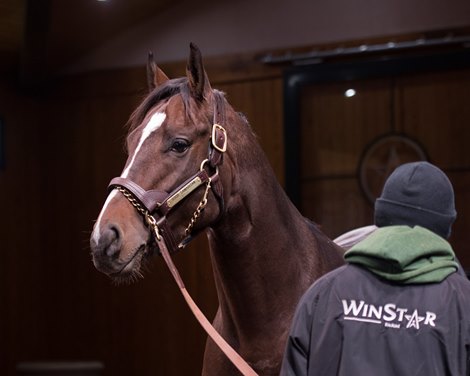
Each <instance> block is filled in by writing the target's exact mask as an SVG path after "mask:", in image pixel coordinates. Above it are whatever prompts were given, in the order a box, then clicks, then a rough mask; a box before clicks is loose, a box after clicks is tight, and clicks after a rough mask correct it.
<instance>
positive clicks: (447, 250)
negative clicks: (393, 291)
mask: <svg viewBox="0 0 470 376" xmlns="http://www.w3.org/2000/svg"><path fill="white" fill-rule="evenodd" d="M344 258H345V260H346V261H347V262H349V263H351V264H357V265H360V266H362V267H364V268H366V269H368V270H369V271H371V272H372V273H375V274H377V275H379V276H380V277H382V278H384V279H387V280H389V281H393V282H398V283H403V284H411V283H432V282H441V281H442V280H444V279H445V278H446V277H447V276H448V275H449V274H451V273H453V272H455V271H456V270H457V269H458V264H457V262H456V261H455V254H454V251H453V250H452V247H451V246H450V244H449V243H448V242H447V241H446V240H445V239H444V238H442V237H440V236H439V235H436V234H435V233H433V232H432V231H429V230H427V229H425V228H424V227H420V226H415V227H409V226H387V227H382V228H379V229H377V230H376V231H375V232H374V233H373V234H372V235H370V236H369V237H367V238H366V239H364V240H363V241H361V242H359V243H357V244H356V245H355V246H354V247H352V248H351V249H350V250H349V251H347V252H346V253H345V255H344Z"/></svg>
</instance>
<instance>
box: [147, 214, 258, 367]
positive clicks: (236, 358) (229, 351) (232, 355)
mask: <svg viewBox="0 0 470 376" xmlns="http://www.w3.org/2000/svg"><path fill="white" fill-rule="evenodd" d="M145 220H146V221H147V223H148V224H149V226H150V227H151V229H152V232H153V235H154V236H155V240H156V241H157V243H158V247H159V249H160V253H161V254H162V256H163V259H164V260H165V263H166V265H167V266H168V269H169V270H170V272H171V274H172V276H173V278H174V280H175V282H176V284H177V285H178V287H179V289H180V291H181V294H182V295H183V297H184V300H186V303H187V304H188V306H189V308H190V309H191V311H192V312H193V314H194V316H195V317H196V319H197V320H198V321H199V324H201V326H202V327H203V328H204V330H205V331H206V333H207V334H208V335H209V337H211V338H212V340H213V341H214V342H215V343H216V344H217V346H219V348H220V350H222V352H223V353H224V354H225V355H226V356H227V357H228V358H229V359H230V361H231V362H232V363H233V365H234V366H235V367H237V368H238V370H239V371H240V372H241V373H242V375H245V376H258V374H257V373H256V372H255V371H254V370H253V368H251V367H250V365H249V364H248V363H247V362H246V361H245V360H244V359H243V358H242V357H241V356H240V355H239V354H238V353H237V352H236V351H235V350H234V349H233V348H232V347H231V346H230V345H229V344H228V343H227V341H225V339H224V338H223V337H222V336H221V335H220V334H219V333H218V332H217V331H216V330H215V328H214V327H213V326H212V324H211V323H210V322H209V320H207V318H206V316H205V315H204V313H202V311H201V310H200V309H199V307H198V306H197V304H196V303H195V302H194V300H193V298H192V297H191V295H189V292H188V290H186V286H185V285H184V282H183V280H182V278H181V276H180V274H179V272H178V269H176V266H175V264H174V263H173V259H172V258H171V256H170V253H169V252H168V248H167V246H166V243H165V240H164V239H163V237H162V236H161V235H160V232H159V230H158V225H157V221H156V220H155V218H154V217H153V216H152V215H151V214H149V213H148V212H147V213H146V215H145Z"/></svg>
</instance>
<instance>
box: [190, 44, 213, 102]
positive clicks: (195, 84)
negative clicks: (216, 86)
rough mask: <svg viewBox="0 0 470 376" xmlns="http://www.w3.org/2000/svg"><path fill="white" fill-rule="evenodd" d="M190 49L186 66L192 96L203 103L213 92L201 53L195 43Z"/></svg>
mask: <svg viewBox="0 0 470 376" xmlns="http://www.w3.org/2000/svg"><path fill="white" fill-rule="evenodd" d="M189 47H190V53H189V59H188V64H187V66H186V75H187V76H188V80H189V87H190V90H191V95H192V96H193V97H194V98H196V99H197V100H199V101H202V100H203V99H204V97H207V96H208V94H209V93H210V92H211V86H210V83H209V79H208V78H207V75H206V72H205V70H204V66H203V64H202V55H201V51H200V50H199V48H198V47H197V46H196V45H195V44H194V43H190V44H189ZM205 94H206V95H205Z"/></svg>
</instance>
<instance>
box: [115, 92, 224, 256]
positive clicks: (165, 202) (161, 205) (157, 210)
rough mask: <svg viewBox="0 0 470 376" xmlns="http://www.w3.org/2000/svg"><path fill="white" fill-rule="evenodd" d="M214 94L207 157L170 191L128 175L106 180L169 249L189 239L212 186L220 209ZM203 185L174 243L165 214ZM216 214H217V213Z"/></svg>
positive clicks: (219, 133)
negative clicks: (148, 187) (145, 186)
mask: <svg viewBox="0 0 470 376" xmlns="http://www.w3.org/2000/svg"><path fill="white" fill-rule="evenodd" d="M215 94H217V95H214V102H215V104H214V124H213V125H212V133H211V142H210V143H209V155H208V158H207V159H205V160H203V161H202V163H201V167H200V169H199V171H198V172H197V173H195V174H194V175H193V176H191V177H190V178H189V179H187V180H186V181H184V182H183V183H182V184H180V185H179V186H178V187H177V188H175V189H174V190H173V191H171V192H170V193H168V192H166V191H159V190H155V189H152V190H148V191H146V190H145V189H143V188H142V187H141V186H140V185H138V184H137V183H135V182H133V181H132V180H130V179H128V178H122V177H116V178H114V179H112V180H111V182H110V183H109V186H108V189H109V190H110V191H111V190H113V189H117V190H119V191H120V192H121V193H122V194H123V195H124V197H126V198H127V199H128V200H129V202H130V203H131V204H132V206H134V207H135V208H136V210H137V211H138V212H139V213H140V214H141V215H142V216H143V217H144V219H145V221H146V223H147V225H148V226H149V227H151V230H153V231H154V234H155V236H156V237H157V238H158V239H157V240H160V238H159V237H160V236H161V237H163V238H164V240H165V242H166V244H167V246H168V249H169V250H170V252H174V251H176V250H178V249H181V248H184V247H185V246H186V244H188V243H189V242H190V241H191V239H192V237H193V236H192V229H193V227H194V224H195V223H196V220H197V219H198V217H199V215H200V214H201V212H202V210H203V209H204V207H205V206H206V204H207V196H208V193H209V190H210V189H212V192H213V193H214V195H215V197H216V198H217V200H218V202H219V207H220V214H221V213H222V212H223V207H224V203H223V187H222V184H221V183H220V179H219V171H218V166H219V165H221V164H222V160H223V154H224V153H225V151H226V150H227V132H226V131H225V128H224V127H223V126H222V125H220V124H219V123H223V122H224V119H223V117H224V116H223V115H224V114H225V111H223V109H222V108H223V105H224V102H223V97H222V96H221V94H219V93H215ZM206 165H207V166H208V167H209V168H210V169H212V170H214V171H215V172H214V173H213V174H212V175H209V173H208V172H207V170H206V168H205V167H206ZM204 184H205V185H206V188H205V191H204V195H203V197H202V199H201V201H200V203H199V205H198V206H197V208H196V210H195V212H194V213H193V215H192V217H191V219H190V222H189V224H188V226H187V228H186V231H185V237H184V238H183V239H182V240H181V241H180V242H177V241H176V239H175V236H174V235H173V232H172V230H171V227H170V225H169V224H168V221H167V214H168V213H169V212H170V211H171V210H172V209H173V208H174V207H175V206H176V205H177V204H178V203H179V202H180V201H182V200H183V199H184V198H186V197H187V196H189V195H190V194H191V193H192V192H194V191H195V190H196V189H197V188H199V187H200V186H202V185H204ZM220 214H219V215H220Z"/></svg>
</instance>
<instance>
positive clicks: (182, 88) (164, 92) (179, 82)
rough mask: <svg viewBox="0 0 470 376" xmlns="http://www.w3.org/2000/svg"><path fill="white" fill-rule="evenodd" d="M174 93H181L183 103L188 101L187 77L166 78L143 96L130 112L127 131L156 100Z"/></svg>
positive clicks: (137, 124) (134, 126)
mask: <svg viewBox="0 0 470 376" xmlns="http://www.w3.org/2000/svg"><path fill="white" fill-rule="evenodd" d="M176 94H182V98H183V102H184V103H185V105H186V104H187V103H188V101H189V97H190V93H189V86H188V79H187V77H180V78H175V79H173V80H168V81H167V82H165V83H164V84H163V85H161V86H159V87H157V88H156V89H155V90H153V91H152V92H151V93H150V94H149V95H147V97H145V98H144V100H143V101H142V103H140V104H139V106H138V107H137V108H136V109H135V110H134V112H133V113H132V114H131V116H130V118H129V121H128V123H127V125H128V132H131V131H132V130H134V129H135V128H137V127H138V126H139V124H141V123H142V121H143V120H144V118H145V115H147V113H148V112H149V111H150V109H151V108H152V107H154V106H155V105H156V104H157V103H158V102H161V101H163V100H167V99H169V98H171V97H173V96H175V95H176Z"/></svg>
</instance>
